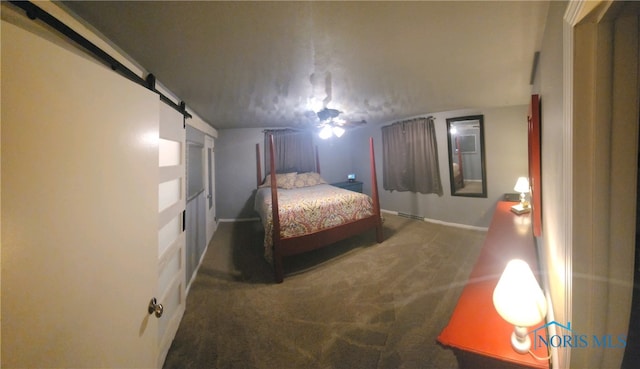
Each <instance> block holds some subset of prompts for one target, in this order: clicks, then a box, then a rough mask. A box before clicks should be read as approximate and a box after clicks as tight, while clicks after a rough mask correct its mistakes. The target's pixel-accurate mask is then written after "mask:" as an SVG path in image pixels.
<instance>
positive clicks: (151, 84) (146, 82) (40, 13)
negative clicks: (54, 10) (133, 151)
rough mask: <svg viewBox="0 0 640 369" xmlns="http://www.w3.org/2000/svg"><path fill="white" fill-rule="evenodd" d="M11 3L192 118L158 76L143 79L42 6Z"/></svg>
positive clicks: (186, 116)
mask: <svg viewBox="0 0 640 369" xmlns="http://www.w3.org/2000/svg"><path fill="white" fill-rule="evenodd" d="M10 3H11V4H13V5H15V6H17V7H19V8H21V9H22V10H24V11H25V13H26V15H27V17H29V19H31V20H36V19H40V20H42V21H43V22H44V23H46V24H47V25H49V26H51V27H52V28H53V29H55V30H56V31H58V32H60V33H61V34H63V35H64V36H66V37H67V38H69V39H71V40H72V41H74V42H75V43H77V44H78V45H80V46H81V47H82V48H84V49H85V50H86V51H88V52H90V53H91V54H93V55H94V56H95V57H96V58H98V59H99V60H101V61H102V62H104V63H105V64H107V65H108V66H110V67H111V69H112V70H113V71H115V72H118V73H119V74H120V75H122V76H123V77H125V78H127V79H129V80H130V81H132V82H135V83H137V84H138V85H140V86H142V87H145V88H146V89H148V90H151V91H153V92H155V93H157V94H158V95H160V100H161V101H162V102H164V103H165V104H167V105H169V106H170V107H172V108H173V109H175V110H177V111H178V112H180V114H182V115H183V116H184V117H185V118H192V116H191V114H189V113H188V112H187V110H186V104H185V103H184V101H182V102H180V105H178V104H176V103H175V102H173V101H172V100H171V99H169V98H168V97H167V96H165V95H163V94H162V93H161V92H160V91H158V90H157V89H156V77H155V76H154V75H153V74H149V75H147V79H143V78H142V77H140V76H138V75H137V74H136V73H135V72H133V71H132V70H131V69H129V68H127V67H126V66H125V65H123V64H122V63H120V62H119V61H117V60H116V59H115V58H114V57H112V56H111V55H109V54H107V53H106V52H105V51H104V50H102V49H101V48H99V47H98V46H96V44H94V43H93V42H91V41H89V40H88V39H86V38H85V37H84V36H82V35H81V34H79V33H78V32H76V31H74V30H73V29H71V27H69V26H67V25H66V24H64V23H62V22H61V21H60V20H59V19H58V18H56V17H54V16H52V15H51V14H49V13H47V12H46V11H44V10H42V9H41V8H40V7H38V6H37V5H35V4H33V3H32V2H30V1H10Z"/></svg>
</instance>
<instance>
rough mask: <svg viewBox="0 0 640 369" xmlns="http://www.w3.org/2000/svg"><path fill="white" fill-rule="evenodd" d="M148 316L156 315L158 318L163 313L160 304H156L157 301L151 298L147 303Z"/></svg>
mask: <svg viewBox="0 0 640 369" xmlns="http://www.w3.org/2000/svg"><path fill="white" fill-rule="evenodd" d="M148 311H149V314H153V313H155V314H156V318H160V317H161V316H162V313H163V312H164V307H163V306H162V304H158V300H156V298H155V297H154V298H152V299H151V301H149V309H148Z"/></svg>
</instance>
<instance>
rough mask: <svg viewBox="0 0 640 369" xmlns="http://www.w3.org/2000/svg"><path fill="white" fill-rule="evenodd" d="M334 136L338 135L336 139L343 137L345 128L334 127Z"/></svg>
mask: <svg viewBox="0 0 640 369" xmlns="http://www.w3.org/2000/svg"><path fill="white" fill-rule="evenodd" d="M333 134H334V135H336V137H342V135H343V134H344V128H342V127H338V126H335V127H333Z"/></svg>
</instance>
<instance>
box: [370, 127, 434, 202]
mask: <svg viewBox="0 0 640 369" xmlns="http://www.w3.org/2000/svg"><path fill="white" fill-rule="evenodd" d="M382 150H383V151H382V154H383V157H382V164H383V171H382V173H383V187H384V189H385V190H390V191H394V190H395V191H411V192H420V193H424V194H429V193H435V194H438V195H439V196H442V183H441V181H440V168H439V165H438V144H437V141H436V132H435V125H434V122H433V118H418V119H413V120H410V121H405V122H398V123H394V124H392V125H389V126H386V127H382Z"/></svg>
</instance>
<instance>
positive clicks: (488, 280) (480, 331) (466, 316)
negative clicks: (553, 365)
mask: <svg viewBox="0 0 640 369" xmlns="http://www.w3.org/2000/svg"><path fill="white" fill-rule="evenodd" d="M514 204H515V203H513V202H505V201H501V202H499V203H498V205H497V207H496V210H495V214H494V216H493V219H492V221H491V226H490V227H489V230H488V232H487V237H486V239H485V242H484V245H483V247H482V251H481V253H480V256H479V257H478V261H477V262H476V264H475V266H474V267H473V270H472V271H471V275H470V276H469V280H468V281H467V284H466V285H465V287H464V289H463V291H462V294H461V295H460V299H459V300H458V304H457V305H456V308H455V310H454V311H453V314H452V316H451V320H450V321H449V324H448V325H447V326H446V327H445V329H444V330H443V331H442V332H441V333H440V335H439V336H438V342H440V343H441V344H442V345H444V346H448V347H451V348H452V349H453V350H454V351H455V353H456V356H457V358H458V361H459V363H460V367H468V368H522V367H525V368H549V362H548V360H542V361H541V360H536V359H534V358H533V357H532V356H531V355H530V354H526V355H522V354H519V353H517V352H515V351H514V350H513V348H512V347H511V342H510V337H511V333H512V332H513V325H511V324H509V323H507V322H506V321H505V320H503V319H502V318H501V317H500V315H498V312H497V311H496V309H495V308H494V306H493V290H494V288H495V287H496V284H497V283H498V279H499V278H500V275H501V274H502V271H503V270H504V268H505V266H506V264H507V262H509V260H511V259H522V260H525V261H526V262H527V263H529V266H530V267H531V270H533V271H534V273H536V275H537V270H538V261H537V255H536V249H535V241H534V238H533V234H532V231H531V217H530V214H523V215H516V214H514V213H512V212H511V210H510V208H511V205H514ZM543 324H544V322H543V321H541V322H540V324H536V325H535V326H534V328H535V327H538V326H540V325H543ZM532 349H533V347H532ZM533 352H534V353H535V354H536V355H537V356H539V357H547V356H548V353H547V350H546V347H542V348H540V347H538V348H537V349H536V350H533Z"/></svg>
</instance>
